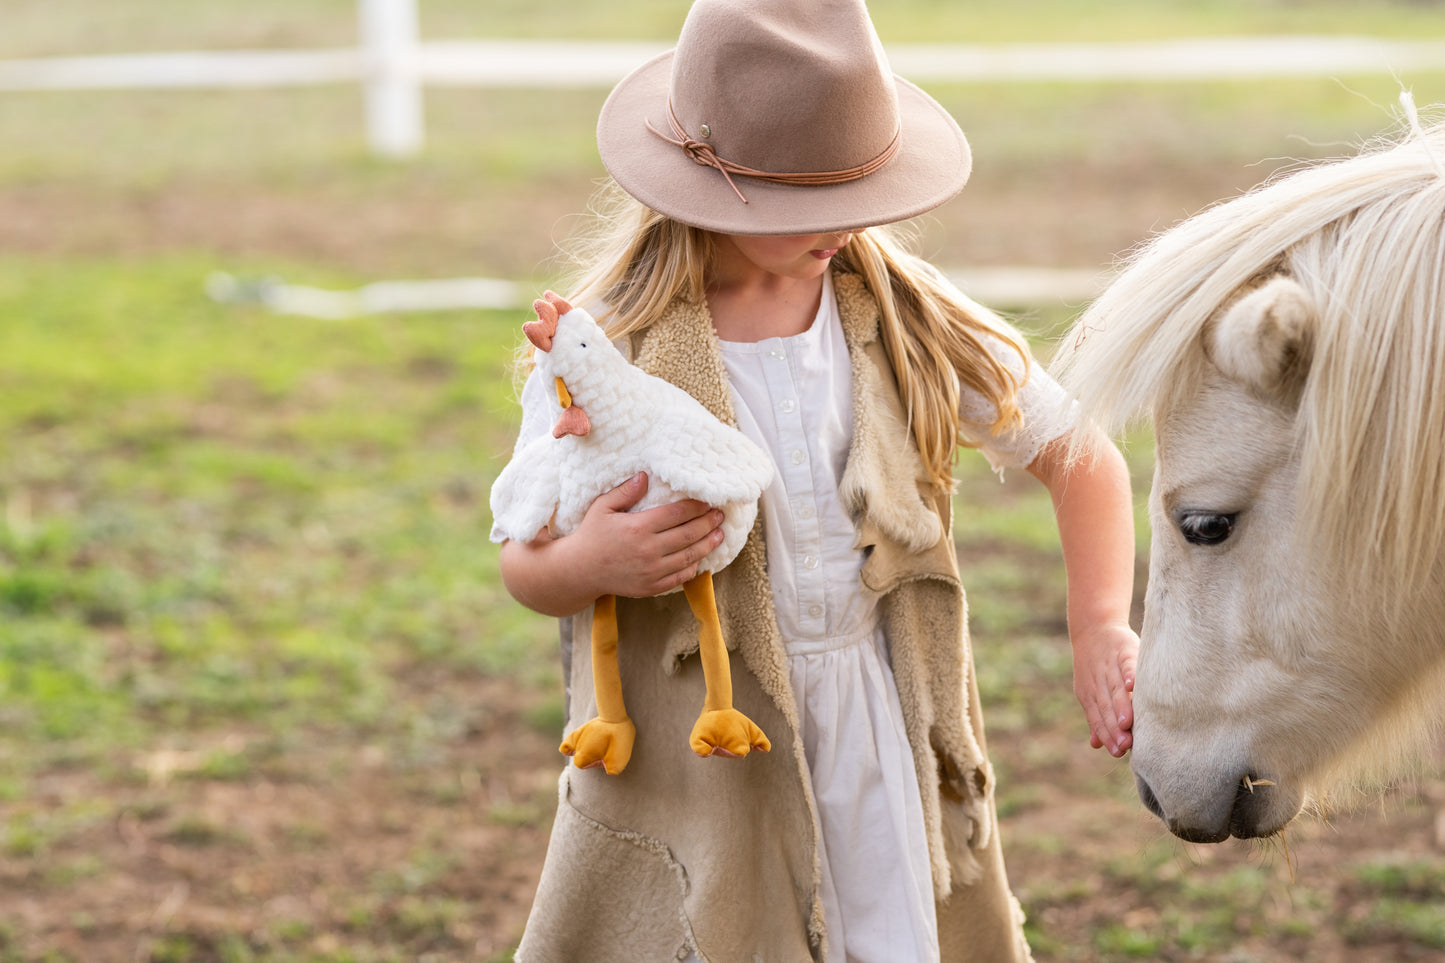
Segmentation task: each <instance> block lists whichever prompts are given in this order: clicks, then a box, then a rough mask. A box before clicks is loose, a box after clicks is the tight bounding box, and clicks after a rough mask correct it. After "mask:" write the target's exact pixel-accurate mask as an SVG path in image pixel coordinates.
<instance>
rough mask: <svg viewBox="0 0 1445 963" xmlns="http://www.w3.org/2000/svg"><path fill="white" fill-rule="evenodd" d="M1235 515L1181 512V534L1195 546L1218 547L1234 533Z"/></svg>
mask: <svg viewBox="0 0 1445 963" xmlns="http://www.w3.org/2000/svg"><path fill="white" fill-rule="evenodd" d="M1237 517H1238V516H1237V515H1235V514H1228V515H1226V514H1222V513H1220V512H1193V511H1187V512H1181V513H1180V515H1179V519H1178V525H1179V533H1180V534H1181V535H1183V536H1184V540H1185V541H1187V542H1189V543H1191V544H1194V545H1218V544H1219V543H1220V542H1222V541H1224V540H1225V539H1226V538H1228V537H1229V536H1230V535H1231V534H1233V533H1234V520H1235V519H1236V518H1237Z"/></svg>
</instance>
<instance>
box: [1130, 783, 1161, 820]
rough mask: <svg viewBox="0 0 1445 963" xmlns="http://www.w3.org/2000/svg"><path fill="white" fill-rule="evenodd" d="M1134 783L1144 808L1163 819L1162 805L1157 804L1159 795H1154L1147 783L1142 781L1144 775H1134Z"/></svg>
mask: <svg viewBox="0 0 1445 963" xmlns="http://www.w3.org/2000/svg"><path fill="white" fill-rule="evenodd" d="M1134 785H1135V786H1137V787H1138V789H1139V801H1140V802H1142V803H1143V804H1144V808H1146V809H1148V810H1149V811H1150V812H1151V813H1153V814H1154V815H1156V816H1158V817H1159V818H1160V819H1163V818H1164V807H1163V806H1161V805H1159V797H1158V796H1156V795H1154V790H1152V789H1150V788H1149V784H1148V783H1147V782H1145V781H1144V777H1143V776H1137V775H1136V776H1135V777H1134Z"/></svg>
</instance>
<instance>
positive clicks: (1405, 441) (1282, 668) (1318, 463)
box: [1054, 104, 1445, 842]
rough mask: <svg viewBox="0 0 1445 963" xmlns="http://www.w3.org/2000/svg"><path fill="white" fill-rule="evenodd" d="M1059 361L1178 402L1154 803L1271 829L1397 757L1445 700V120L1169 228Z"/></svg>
mask: <svg viewBox="0 0 1445 963" xmlns="http://www.w3.org/2000/svg"><path fill="white" fill-rule="evenodd" d="M1409 106H1411V105H1408V104H1407V107H1409ZM1412 116H1413V115H1412ZM1054 370H1055V371H1056V372H1057V373H1058V375H1059V376H1060V378H1061V379H1062V380H1063V381H1064V383H1065V384H1066V386H1067V387H1069V388H1070V389H1071V390H1073V391H1074V392H1075V393H1077V395H1078V396H1079V398H1080V401H1081V402H1082V405H1083V408H1084V411H1085V414H1087V415H1089V416H1091V417H1092V418H1094V419H1095V420H1096V421H1098V422H1099V423H1100V424H1101V425H1103V426H1104V427H1105V428H1106V429H1107V430H1110V431H1117V430H1118V429H1120V428H1121V427H1123V425H1124V424H1125V423H1126V422H1127V421H1129V420H1130V419H1132V418H1134V417H1136V416H1139V415H1141V414H1146V413H1147V414H1151V415H1152V419H1153V423H1154V429H1155V438H1156V468H1155V474H1154V483H1153V489H1152V492H1151V495H1150V504H1149V511H1150V518H1151V521H1152V525H1153V535H1152V538H1153V544H1152V548H1151V554H1150V572H1149V586H1148V593H1147V596H1146V598H1145V607H1144V613H1145V614H1144V625H1143V632H1142V639H1143V645H1142V649H1141V652H1140V660H1139V667H1138V676H1137V682H1136V685H1135V693H1134V702H1135V713H1136V716H1135V723H1134V748H1133V758H1132V767H1133V771H1134V776H1135V781H1136V783H1137V785H1138V789H1139V794H1140V797H1141V798H1142V799H1143V801H1144V803H1145V804H1146V805H1147V806H1148V807H1149V808H1150V809H1151V810H1152V811H1153V812H1154V813H1155V814H1157V815H1158V816H1159V817H1160V818H1161V819H1163V820H1164V821H1165V822H1166V823H1167V824H1168V826H1169V829H1170V830H1171V831H1172V832H1174V833H1175V834H1176V835H1178V836H1180V837H1182V838H1184V839H1187V840H1191V841H1195V842H1216V841H1219V840H1223V839H1225V838H1227V837H1229V836H1230V835H1234V836H1238V837H1256V836H1267V835H1270V834H1273V833H1276V832H1278V831H1279V830H1280V829H1282V828H1283V827H1284V826H1285V824H1287V823H1288V822H1289V821H1290V820H1291V819H1293V818H1294V817H1295V816H1296V815H1297V814H1298V813H1299V811H1300V809H1301V807H1302V806H1303V805H1304V804H1305V803H1306V801H1308V800H1310V799H1312V798H1313V799H1319V798H1320V797H1321V795H1322V794H1323V793H1325V792H1327V791H1328V790H1329V789H1331V788H1333V787H1337V786H1340V785H1341V784H1343V783H1345V782H1358V781H1360V780H1361V779H1375V778H1381V777H1384V776H1388V775H1390V774H1391V773H1392V772H1397V771H1398V769H1399V767H1401V766H1402V765H1404V764H1405V762H1406V761H1407V760H1408V759H1409V757H1410V755H1411V754H1412V753H1413V752H1414V751H1415V750H1418V749H1419V748H1421V746H1422V743H1421V739H1422V737H1424V736H1427V735H1428V734H1429V733H1430V732H1431V731H1432V730H1433V728H1434V725H1435V723H1437V722H1438V720H1439V718H1440V717H1441V716H1442V715H1445V690H1442V688H1441V682H1442V680H1445V561H1442V552H1445V126H1439V127H1435V128H1433V129H1430V130H1428V131H1427V130H1425V129H1423V128H1421V127H1420V126H1419V125H1418V122H1417V123H1416V125H1415V129H1414V132H1413V133H1412V134H1411V135H1409V136H1407V137H1405V138H1403V139H1401V140H1399V141H1398V142H1397V143H1394V144H1385V145H1381V146H1377V147H1372V148H1369V149H1367V150H1366V151H1365V152H1363V153H1361V154H1360V155H1359V156H1356V157H1353V158H1351V159H1348V160H1342V161H1335V162H1332V163H1327V164H1323V165H1320V166H1317V167H1314V168H1310V169H1305V170H1302V171H1298V172H1296V173H1294V174H1291V175H1290V176H1288V177H1285V178H1283V179H1281V180H1279V181H1277V182H1275V183H1273V184H1270V185H1267V186H1264V187H1261V188H1257V189H1256V190H1254V191H1252V192H1250V193H1248V194H1245V195H1243V196H1241V197H1239V198H1236V199H1234V200H1232V201H1229V202H1227V203H1224V204H1221V205H1219V206H1217V207H1214V208H1212V209H1210V210H1208V211H1205V212H1204V213H1202V214H1199V215H1196V216H1195V217H1193V218H1191V219H1189V220H1187V221H1185V222H1183V223H1182V224H1180V225H1179V226H1177V227H1175V228H1173V229H1172V230H1170V231H1168V232H1166V233H1164V234H1162V235H1160V236H1159V237H1157V238H1155V239H1154V240H1153V241H1152V242H1151V243H1150V244H1149V245H1147V246H1146V247H1144V248H1143V249H1142V250H1141V251H1139V252H1138V253H1137V254H1136V255H1135V256H1133V257H1132V258H1131V260H1130V262H1129V264H1128V266H1127V268H1126V270H1125V271H1124V273H1122V274H1121V275H1120V276H1119V278H1118V279H1117V280H1116V281H1115V282H1114V283H1113V284H1112V285H1111V286H1110V287H1109V289H1108V290H1107V291H1106V292H1105V293H1104V294H1103V295H1102V296H1101V297H1100V298H1099V299H1098V301H1097V302H1095V303H1094V304H1093V305H1092V306H1091V307H1090V309H1089V310H1088V311H1087V312H1086V313H1085V314H1084V315H1083V316H1082V317H1081V318H1080V319H1079V321H1078V322H1077V324H1076V325H1075V327H1074V330H1073V331H1072V333H1071V334H1070V335H1069V337H1068V338H1067V339H1066V340H1065V342H1064V343H1063V344H1061V345H1060V349H1059V356H1058V358H1057V359H1056V361H1055V366H1054Z"/></svg>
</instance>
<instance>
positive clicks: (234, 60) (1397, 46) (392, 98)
mask: <svg viewBox="0 0 1445 963" xmlns="http://www.w3.org/2000/svg"><path fill="white" fill-rule="evenodd" d="M358 22H359V26H360V30H359V35H360V38H361V40H360V44H359V45H358V46H357V47H355V48H342V49H330V50H284V51H283V50H233V51H221V50H217V51H182V52H174V53H152V54H129V55H114V56H103V57H54V58H43V59H29V60H0V92H5V91H40V90H104V89H112V90H113V89H146V88H149V89H167V88H170V89H207V88H261V87H287V86H302V85H312V84H331V83H360V84H362V85H363V86H364V89H365V93H366V130H367V140H368V143H369V144H370V146H371V148H372V150H374V151H375V152H376V153H378V154H381V155H384V156H391V157H405V156H410V155H414V154H415V153H417V152H418V151H420V150H421V148H422V145H423V142H424V140H425V121H424V112H423V90H424V88H425V87H426V86H428V85H434V86H478V87H607V86H610V85H612V84H613V83H615V82H616V81H617V80H618V79H620V78H621V77H622V76H623V75H624V74H625V73H627V72H628V71H629V70H631V69H632V68H633V67H635V66H637V65H638V64H640V63H642V62H643V61H644V60H646V59H648V58H649V57H651V56H653V55H655V54H657V53H660V52H661V51H663V50H665V49H667V46H668V45H667V44H663V43H625V42H612V43H582V42H565V41H562V42H549V41H534V40H472V41H467V40H430V41H423V40H421V39H420V38H419V30H418V25H417V0H358ZM888 56H889V59H890V61H891V63H892V65H893V68H894V69H895V70H896V71H898V72H899V73H900V74H903V75H904V76H907V77H908V78H910V79H911V80H914V81H918V82H923V83H931V82H969V83H974V82H984V81H1006V82H1029V81H1058V80H1073V81H1133V80H1156V81H1157V80H1176V81H1178V80H1211V79H1213V80H1218V79H1239V78H1248V77H1302V76H1346V75H1352V74H1355V75H1357V74H1371V73H1374V74H1380V73H1395V74H1396V75H1404V74H1408V73H1409V72H1411V71H1439V70H1442V69H1445V39H1438V40H1422V41H1403V40H1380V39H1374V38H1369V37H1246V38H1215V39H1205V40H1173V41H1155V42H1148V43H1101V44H1001V45H988V46H986V45H978V44H957V45H944V44H897V45H892V46H889V47H888Z"/></svg>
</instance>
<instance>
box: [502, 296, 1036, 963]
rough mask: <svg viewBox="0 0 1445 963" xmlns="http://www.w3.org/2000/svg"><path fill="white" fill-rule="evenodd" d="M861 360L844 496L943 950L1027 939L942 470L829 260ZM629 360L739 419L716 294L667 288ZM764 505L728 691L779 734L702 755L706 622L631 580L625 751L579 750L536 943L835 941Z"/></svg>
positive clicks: (853, 353) (738, 578) (650, 952)
mask: <svg viewBox="0 0 1445 963" xmlns="http://www.w3.org/2000/svg"><path fill="white" fill-rule="evenodd" d="M834 286H835V291H836V295H837V299H838V310H839V315H840V316H841V319H842V324H843V330H844V334H845V338H846V341H847V344H848V349H849V354H850V357H851V362H852V369H853V370H852V380H853V399H854V401H853V406H854V412H853V414H854V438H853V444H852V448H851V450H850V453H849V458H848V463H847V466H846V469H845V472H844V478H843V483H842V497H843V500H844V504H845V506H846V507H847V508H848V510H849V512H850V514H851V515H852V517H853V519H854V521H855V524H856V526H857V533H858V536H857V537H858V542H857V543H858V546H859V548H860V549H861V550H862V551H863V552H865V553H866V555H867V559H866V562H865V564H864V566H863V572H862V585H861V586H860V591H866V592H870V593H873V594H874V595H875V596H876V597H877V598H878V600H879V607H880V613H881V616H882V618H883V621H884V625H885V627H886V632H887V635H888V639H889V641H890V647H891V648H890V651H891V658H892V666H893V674H894V678H895V679H896V682H897V686H898V694H899V697H900V699H901V701H902V705H903V716H904V720H905V724H906V729H907V734H908V738H909V742H910V744H911V746H912V750H913V758H914V763H915V768H916V769H917V772H918V778H919V790H920V794H921V796H922V800H923V811H924V820H925V827H926V829H927V834H928V842H929V852H930V856H931V862H932V871H933V884H934V892H935V897H936V900H937V911H938V920H939V937H940V944H941V949H942V958H943V960H944V961H946V963H954V961H964V960H969V961H972V960H978V961H988V963H995V961H1009V960H1021V959H1028V958H1029V952H1028V947H1027V945H1026V944H1025V942H1024V939H1023V930H1022V913H1021V912H1020V911H1019V908H1018V903H1017V901H1016V900H1015V899H1014V898H1013V896H1012V894H1011V893H1010V892H1009V889H1008V883H1007V880H1006V878H1005V875H1004V868H1003V859H1002V855H1001V852H1000V850H999V845H998V836H997V833H996V832H995V816H994V806H993V774H992V770H991V768H990V766H989V763H988V760H987V757H986V755H985V751H984V741H983V724H982V718H981V716H980V714H979V709H978V696H977V688H976V685H975V681H974V675H973V664H972V659H971V656H970V653H969V648H968V634H967V629H966V619H965V605H964V595H963V589H962V586H961V584H960V581H959V575H958V564H957V560H956V558H955V556H954V551H953V542H952V537H951V523H952V500H951V498H950V496H949V495H948V494H947V493H942V492H939V491H938V490H937V489H936V488H935V487H934V486H932V485H931V484H930V482H929V481H928V478H927V474H926V472H925V470H924V467H923V463H922V459H921V458H920V457H919V454H918V450H917V448H916V446H915V445H914V443H913V440H912V437H911V435H910V433H909V431H908V429H907V427H906V416H905V413H904V410H903V406H902V403H901V401H900V399H899V395H898V388H897V383H896V381H895V378H894V375H893V370H892V367H891V365H890V364H889V362H888V358H887V355H886V352H885V351H884V349H883V346H882V343H881V342H880V340H879V335H878V307H877V303H876V302H875V301H874V299H873V297H872V295H871V294H870V293H869V292H868V290H867V288H866V286H865V285H864V283H863V281H862V279H861V278H859V277H857V276H854V275H843V274H840V275H838V276H836V277H835V285H834ZM629 347H630V349H631V355H632V360H633V361H634V363H636V364H637V365H639V366H640V367H642V368H643V369H644V370H647V371H648V372H650V373H652V374H655V375H658V376H659V377H662V378H665V379H667V380H668V381H671V382H673V383H674V384H676V385H678V386H679V387H681V388H683V389H684V390H686V391H688V392H689V393H690V394H692V395H693V396H694V397H695V398H697V399H698V401H700V402H701V403H702V404H703V405H705V406H706V407H707V408H708V409H710V410H711V411H712V412H713V413H714V414H715V415H717V416H718V417H719V418H721V419H722V420H724V421H726V422H728V423H729V424H736V423H737V421H736V417H735V414H734V412H733V409H732V403H731V400H730V396H729V391H728V385H727V378H726V374H725V371H724V367H723V362H722V358H721V356H720V354H719V352H718V348H717V340H716V336H715V335H714V333H713V330H712V322H711V318H710V316H709V314H708V312H707V307H706V305H705V304H698V303H692V302H685V301H677V302H674V303H673V304H672V305H670V306H669V308H668V309H667V310H666V312H665V313H664V315H663V316H662V317H661V318H660V319H659V320H658V321H657V322H655V323H654V324H652V325H651V326H649V327H648V328H647V329H645V330H644V331H642V332H639V333H638V334H636V335H634V336H633V337H632V339H631V341H630V345H629ZM766 557H767V553H766V550H765V547H764V544H763V532H762V522H761V520H760V521H759V522H758V524H757V526H755V528H754V531H753V533H752V535H751V536H750V537H749V539H748V542H747V544H746V545H745V546H744V548H743V550H742V552H741V554H739V555H738V557H737V558H736V559H735V560H734V561H733V563H732V564H731V565H729V566H728V567H727V568H726V569H724V570H723V571H722V572H720V573H717V574H715V576H714V585H715V588H716V592H717V599H718V609H719V610H720V612H721V615H722V628H723V636H724V638H725V639H726V640H727V644H728V647H729V649H731V650H732V651H733V659H732V676H733V701H734V704H735V705H736V706H737V708H739V709H741V710H742V711H743V712H745V713H746V714H747V715H748V716H749V717H751V718H752V719H753V721H755V722H756V723H758V725H759V726H761V727H762V729H763V731H764V732H766V733H767V734H768V736H769V738H770V739H771V741H772V745H773V749H772V752H770V753H766V754H764V753H753V754H751V755H749V756H748V757H747V758H746V759H742V760H723V759H699V758H697V757H696V756H694V755H693V754H692V751H691V749H690V747H689V745H688V732H689V730H690V729H691V726H692V723H693V721H694V720H695V719H696V717H697V715H698V712H699V711H700V710H701V708H702V701H703V692H704V683H703V677H702V671H701V666H700V665H699V664H698V662H699V660H698V659H697V658H695V657H694V655H695V653H696V650H697V635H698V633H697V626H696V623H695V622H694V620H693V617H692V613H691V611H690V610H689V609H688V606H687V604H686V602H685V601H684V600H683V599H682V596H681V595H680V594H673V595H667V596H662V597H659V598H654V599H619V600H618V624H619V632H620V642H619V645H618V653H619V658H620V662H621V670H622V683H623V692H624V697H625V699H626V700H627V706H628V712H629V714H630V715H631V716H632V718H633V721H634V722H635V723H636V726H637V742H636V746H635V748H634V750H633V755H632V760H631V762H630V764H629V766H628V768H627V770H626V771H625V772H623V773H622V774H621V775H618V776H608V775H606V774H605V773H604V772H603V771H602V770H601V769H595V770H587V771H582V770H577V769H575V768H572V767H570V766H569V767H567V768H566V769H564V771H563V773H562V777H561V780H560V794H559V801H558V809H557V817H556V822H555V823H554V826H553V832H552V838H551V842H550V844H549V847H548V853H547V859H546V862H545V864H544V866H543V871H542V878H541V882H540V884H539V886H538V891H537V896H536V899H535V902H534V905H533V909H532V913H531V916H530V918H529V920H528V924H527V929H526V932H525V934H524V937H523V940H522V944H521V946H520V947H519V949H518V952H517V959H518V960H519V961H523V963H554V961H556V963H563V961H587V963H611V961H617V963H638V961H653V960H657V961H668V960H674V959H685V958H686V957H687V955H688V953H695V954H696V955H697V956H698V957H699V958H700V959H702V960H705V961H707V963H752V961H765V963H807V961H815V960H821V959H823V958H824V953H825V947H826V941H827V932H826V927H825V926H824V921H823V918H822V908H821V903H820V901H819V899H818V884H819V869H818V865H819V864H818V848H817V840H818V837H819V830H818V821H817V812H816V809H815V805H814V800H813V795H812V790H811V786H810V783H809V780H808V776H807V767H806V764H805V759H804V753H803V742H802V739H801V737H800V735H799V732H798V707H797V704H796V701H795V699H794V696H793V691H792V687H791V684H790V682H789V676H788V668H787V663H786V656H785V653H784V646H783V640H782V638H781V637H780V635H779V632H778V629H777V623H776V620H775V618H774V613H773V604H772V592H771V589H770V587H769V583H768V576H767V571H766ZM572 621H573V623H575V625H576V626H577V632H576V642H575V645H574V646H573V656H572V658H571V659H570V663H571V665H570V667H569V668H570V679H569V681H570V686H569V688H570V705H569V713H568V714H569V723H568V725H569V727H570V726H572V725H576V724H578V723H579V722H580V721H582V720H584V719H587V718H590V717H591V716H592V715H594V714H595V712H596V706H595V703H594V701H593V699H592V685H591V673H592V665H591V655H590V647H589V645H588V629H589V626H590V617H589V613H584V614H583V615H581V616H577V617H575V618H574V619H573V620H572Z"/></svg>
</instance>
